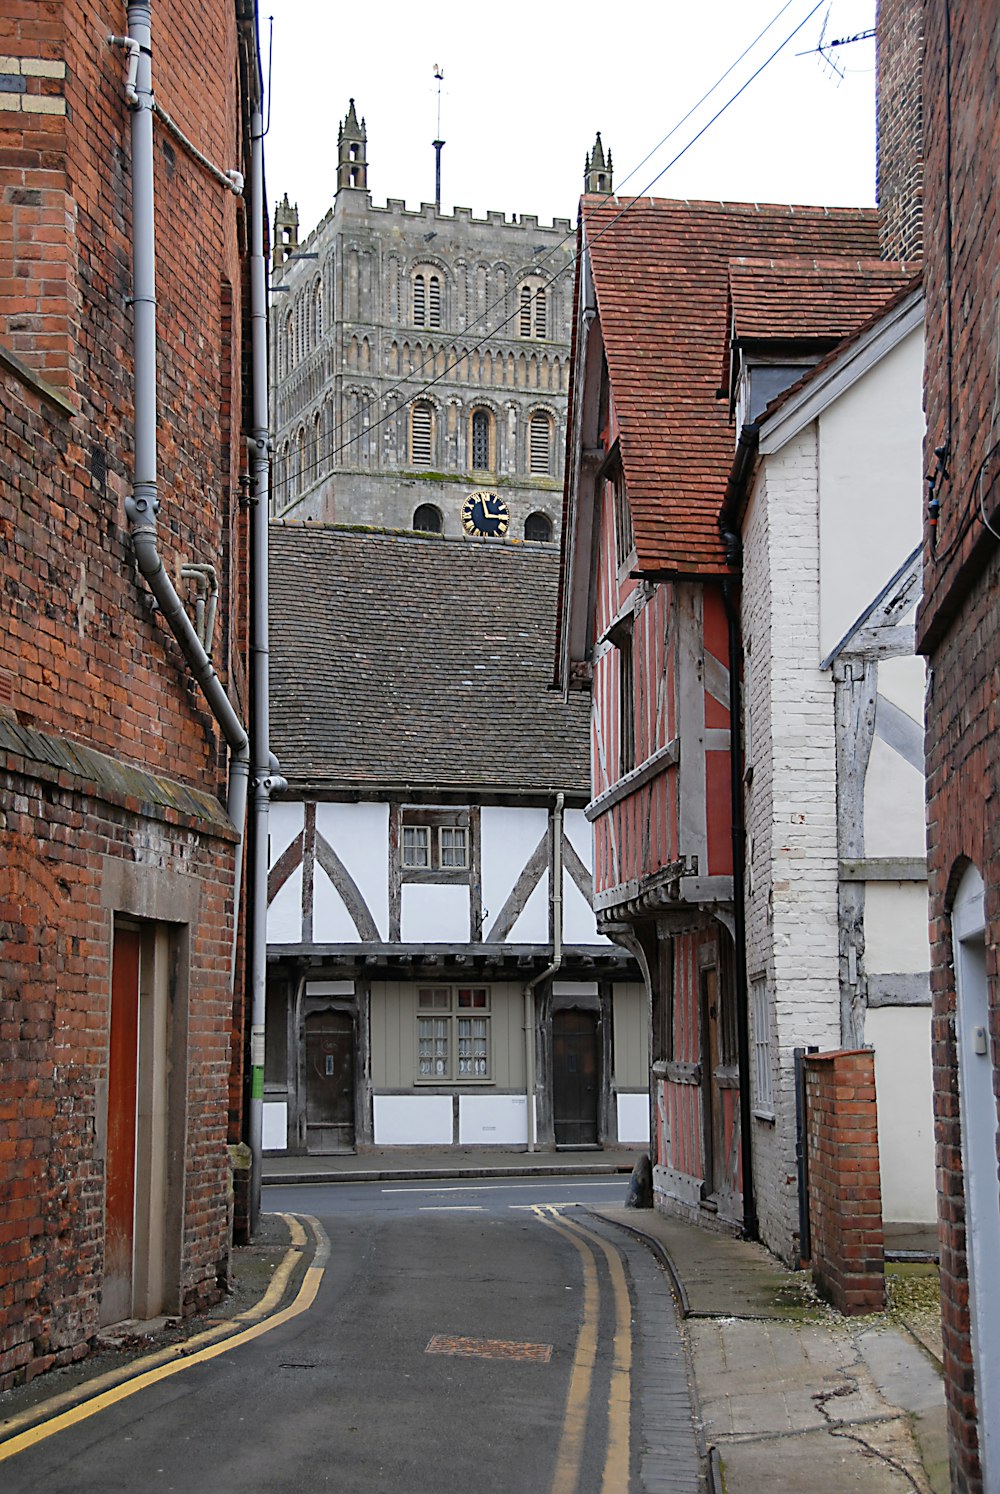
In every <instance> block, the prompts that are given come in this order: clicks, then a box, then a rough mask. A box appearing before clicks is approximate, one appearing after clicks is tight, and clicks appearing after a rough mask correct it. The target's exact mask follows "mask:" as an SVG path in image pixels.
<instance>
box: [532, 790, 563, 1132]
mask: <svg viewBox="0 0 1000 1494" xmlns="http://www.w3.org/2000/svg"><path fill="white" fill-rule="evenodd" d="M565 805H566V795H565V794H564V793H563V792H562V791H561V790H560V792H559V793H558V794H556V802H555V806H554V808H553V811H552V959H551V961H550V963H549V964H548V965H546V967H545V969H544V970H542V971H541V972H540V973H539V974H538V975H533V976H532V978H531V980H529V981H528V982H527V983H526V985H525V987H524V1063H525V1079H526V1093H527V1101H528V1117H527V1119H528V1151H529V1152H533V1151H535V1149H536V1147H537V1144H538V1137H537V1136H536V1135H535V990H536V988H537V987H538V986H540V985H541V983H542V981H543V980H548V978H549V976H550V975H555V973H556V971H557V970H558V969H559V967H560V966H561V965H562V962H563V895H562V876H563V874H562V837H563V810H564V808H565Z"/></svg>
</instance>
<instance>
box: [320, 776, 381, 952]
mask: <svg viewBox="0 0 1000 1494" xmlns="http://www.w3.org/2000/svg"><path fill="white" fill-rule="evenodd" d="M316 829H317V830H318V831H319V832H320V833H321V834H322V835H323V837H324V838H325V839H326V840H327V841H329V843H330V845H331V846H332V847H333V849H334V850H335V851H336V853H337V855H338V856H339V857H340V859H341V861H342V862H343V863H344V867H345V869H346V870H347V871H348V872H350V874H351V876H352V877H353V879H354V881H355V883H356V884H357V888H358V891H359V892H360V893H361V896H362V897H363V898H364V900H365V903H366V904H367V906H368V911H369V913H370V914H371V916H372V918H373V920H374V922H375V927H376V928H377V929H378V932H379V937H380V938H382V939H388V937H389V806H388V804H317V806H316ZM316 938H317V942H318V941H319V939H320V935H319V934H318V933H317V935H316Z"/></svg>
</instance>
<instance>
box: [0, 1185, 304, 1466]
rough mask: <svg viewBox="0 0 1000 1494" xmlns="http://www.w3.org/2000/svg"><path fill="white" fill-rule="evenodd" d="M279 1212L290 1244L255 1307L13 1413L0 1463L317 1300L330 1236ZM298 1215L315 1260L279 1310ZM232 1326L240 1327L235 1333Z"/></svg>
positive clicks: (295, 1250)
mask: <svg viewBox="0 0 1000 1494" xmlns="http://www.w3.org/2000/svg"><path fill="white" fill-rule="evenodd" d="M281 1218H282V1219H284V1221H285V1223H286V1224H287V1225H288V1229H289V1238H290V1243H289V1247H288V1250H287V1251H286V1252H285V1256H284V1259H283V1260H282V1262H281V1264H280V1266H278V1268H277V1270H276V1271H275V1273H274V1275H273V1277H272V1278H271V1282H270V1285H269V1286H268V1289H267V1291H266V1292H265V1293H264V1295H263V1297H261V1299H260V1301H259V1302H258V1303H256V1305H255V1306H254V1307H251V1308H249V1309H248V1311H246V1312H244V1313H240V1315H239V1316H238V1317H236V1318H233V1319H231V1320H230V1321H229V1322H227V1323H220V1324H218V1325H217V1326H216V1327H214V1328H208V1329H206V1330H205V1332H204V1333H199V1334H196V1335H195V1336H194V1337H193V1338H189V1339H186V1340H185V1341H184V1342H183V1343H179V1344H177V1345H175V1346H174V1347H172V1348H170V1349H165V1350H161V1351H160V1352H159V1353H158V1354H149V1355H147V1356H146V1357H145V1358H144V1359H139V1360H136V1361H135V1363H133V1364H131V1365H129V1366H127V1368H126V1369H124V1370H112V1371H111V1372H110V1373H109V1374H107V1375H102V1376H100V1378H98V1379H96V1380H91V1381H89V1382H88V1383H87V1384H86V1386H82V1387H80V1388H78V1389H76V1390H69V1391H66V1392H64V1394H63V1395H60V1396H55V1397H53V1399H52V1400H50V1401H47V1402H45V1404H44V1405H43V1406H39V1407H36V1408H35V1409H34V1410H33V1411H30V1412H28V1413H26V1414H24V1415H23V1416H20V1417H16V1418H14V1419H12V1420H11V1421H10V1422H8V1423H7V1424H6V1427H5V1428H4V1430H5V1431H12V1430H14V1431H15V1435H14V1436H11V1437H7V1438H6V1440H5V1441H3V1442H0V1463H3V1462H5V1461H6V1459H7V1458H12V1457H14V1455H15V1454H16V1453H19V1452H24V1450H25V1449H26V1448H28V1447H34V1446H35V1445H36V1444H37V1443H39V1442H44V1441H45V1439H46V1438H47V1437H52V1436H54V1435H55V1433H56V1432H61V1431H64V1430H65V1429H66V1428H67V1427H71V1426H75V1425H76V1424H77V1423H78V1422H81V1421H86V1420H87V1419H88V1418H89V1417H91V1416H96V1415H97V1414H98V1413H99V1412H100V1411H106V1410H107V1409H108V1407H109V1406H113V1405H115V1403H116V1402H117V1401H124V1400H127V1399H128V1397H129V1396H132V1395H137V1394H138V1393H139V1391H140V1390H145V1389H146V1388H147V1386H149V1385H155V1384H157V1382H158V1381H160V1380H166V1379H168V1378H169V1377H170V1376H171V1375H179V1374H180V1372H181V1370H186V1369H188V1368H189V1367H190V1366H191V1365H192V1364H204V1363H205V1361H206V1360H208V1359H215V1358H216V1357H217V1356H218V1355H219V1354H228V1352H229V1350H230V1349H235V1348H236V1347H237V1345H239V1344H245V1343H249V1342H250V1341H251V1340H252V1339H255V1338H260V1337H261V1335H262V1334H264V1333H270V1331H271V1329H272V1328H279V1327H280V1326H281V1324H282V1323H287V1322H288V1321H289V1320H290V1319H291V1318H297V1317H298V1316H299V1314H300V1313H303V1312H306V1311H307V1310H308V1309H309V1308H310V1307H311V1306H312V1304H313V1302H314V1301H315V1300H316V1293H317V1292H318V1291H319V1284H320V1282H321V1281H322V1279H323V1273H324V1271H325V1269H326V1262H327V1258H328V1256H329V1254H330V1242H329V1240H328V1239H327V1235H326V1231H325V1230H324V1229H323V1226H322V1225H321V1224H320V1222H319V1220H318V1219H313V1218H312V1216H311V1215H309V1214H300V1215H298V1216H296V1215H294V1214H282V1215H281ZM300 1220H304V1221H305V1222H306V1223H307V1224H308V1225H309V1227H310V1229H311V1230H312V1233H313V1237H314V1240H315V1251H314V1253H313V1258H312V1261H311V1262H310V1264H309V1265H308V1266H307V1267H306V1272H305V1276H304V1277H303V1279H302V1285H301V1286H300V1287H299V1290H298V1292H297V1293H296V1295H295V1297H294V1299H293V1300H292V1301H291V1302H290V1303H289V1304H288V1306H287V1307H285V1308H282V1309H281V1311H280V1312H275V1311H274V1309H275V1308H276V1307H277V1305H278V1303H279V1302H280V1301H281V1299H282V1297H283V1296H284V1293H285V1288H286V1287H287V1285H288V1280H289V1277H290V1276H291V1274H292V1272H293V1271H294V1269H295V1267H296V1265H297V1264H298V1262H299V1259H300V1256H301V1252H302V1248H303V1246H304V1245H305V1243H306V1233H305V1230H304V1229H303V1228H302V1224H301V1223H300ZM241 1323H243V1324H247V1325H248V1326H247V1327H244V1328H243V1329H242V1330H240V1329H239V1327H238V1325H239V1324H241ZM234 1328H236V1329H237V1331H236V1332H235V1333H234V1332H233V1329H234ZM220 1340H221V1341H220ZM81 1394H83V1395H85V1396H86V1399H85V1400H82V1401H81V1400H80V1396H81ZM60 1406H68V1409H67V1410H65V1411H62V1412H60V1411H59V1407H60ZM40 1413H41V1414H42V1415H44V1416H45V1420H43V1421H38V1416H39V1414H40ZM53 1413H55V1414H53ZM28 1421H32V1422H34V1423H35V1425H33V1426H30V1427H28V1428H27V1430H26V1431H23V1432H20V1433H17V1432H16V1430H15V1429H16V1428H17V1427H18V1426H19V1425H23V1424H24V1423H25V1422H28Z"/></svg>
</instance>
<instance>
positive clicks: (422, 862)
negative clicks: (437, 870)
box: [400, 825, 431, 871]
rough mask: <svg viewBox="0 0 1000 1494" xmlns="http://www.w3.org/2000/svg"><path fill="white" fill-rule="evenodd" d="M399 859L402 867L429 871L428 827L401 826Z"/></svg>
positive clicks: (429, 835)
mask: <svg viewBox="0 0 1000 1494" xmlns="http://www.w3.org/2000/svg"><path fill="white" fill-rule="evenodd" d="M400 859H401V861H402V863H403V865H404V866H412V867H417V868H420V869H422V870H426V871H429V870H430V865H431V829H430V826H429V825H404V826H403V838H402V843H401V845H400Z"/></svg>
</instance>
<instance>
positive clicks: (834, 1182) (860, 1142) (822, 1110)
mask: <svg viewBox="0 0 1000 1494" xmlns="http://www.w3.org/2000/svg"><path fill="white" fill-rule="evenodd" d="M805 1077H806V1109H807V1115H808V1128H807V1146H808V1156H809V1218H810V1224H811V1229H812V1268H813V1276H814V1278H815V1281H816V1285H817V1286H818V1287H819V1290H820V1291H821V1292H822V1293H823V1295H824V1297H826V1298H827V1299H828V1300H829V1301H830V1302H832V1303H833V1305H834V1307H836V1308H837V1310H838V1311H839V1312H844V1313H861V1312H878V1311H880V1310H881V1309H882V1308H883V1307H884V1306H885V1238H884V1235H883V1232H882V1189H881V1183H880V1180H879V1161H878V1111H877V1108H876V1104H875V1056H874V1054H873V1053H871V1052H870V1051H869V1050H867V1049H865V1050H863V1051H859V1052H849V1051H843V1052H838V1053H815V1054H810V1055H809V1056H808V1057H807V1058H806V1060H805Z"/></svg>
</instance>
